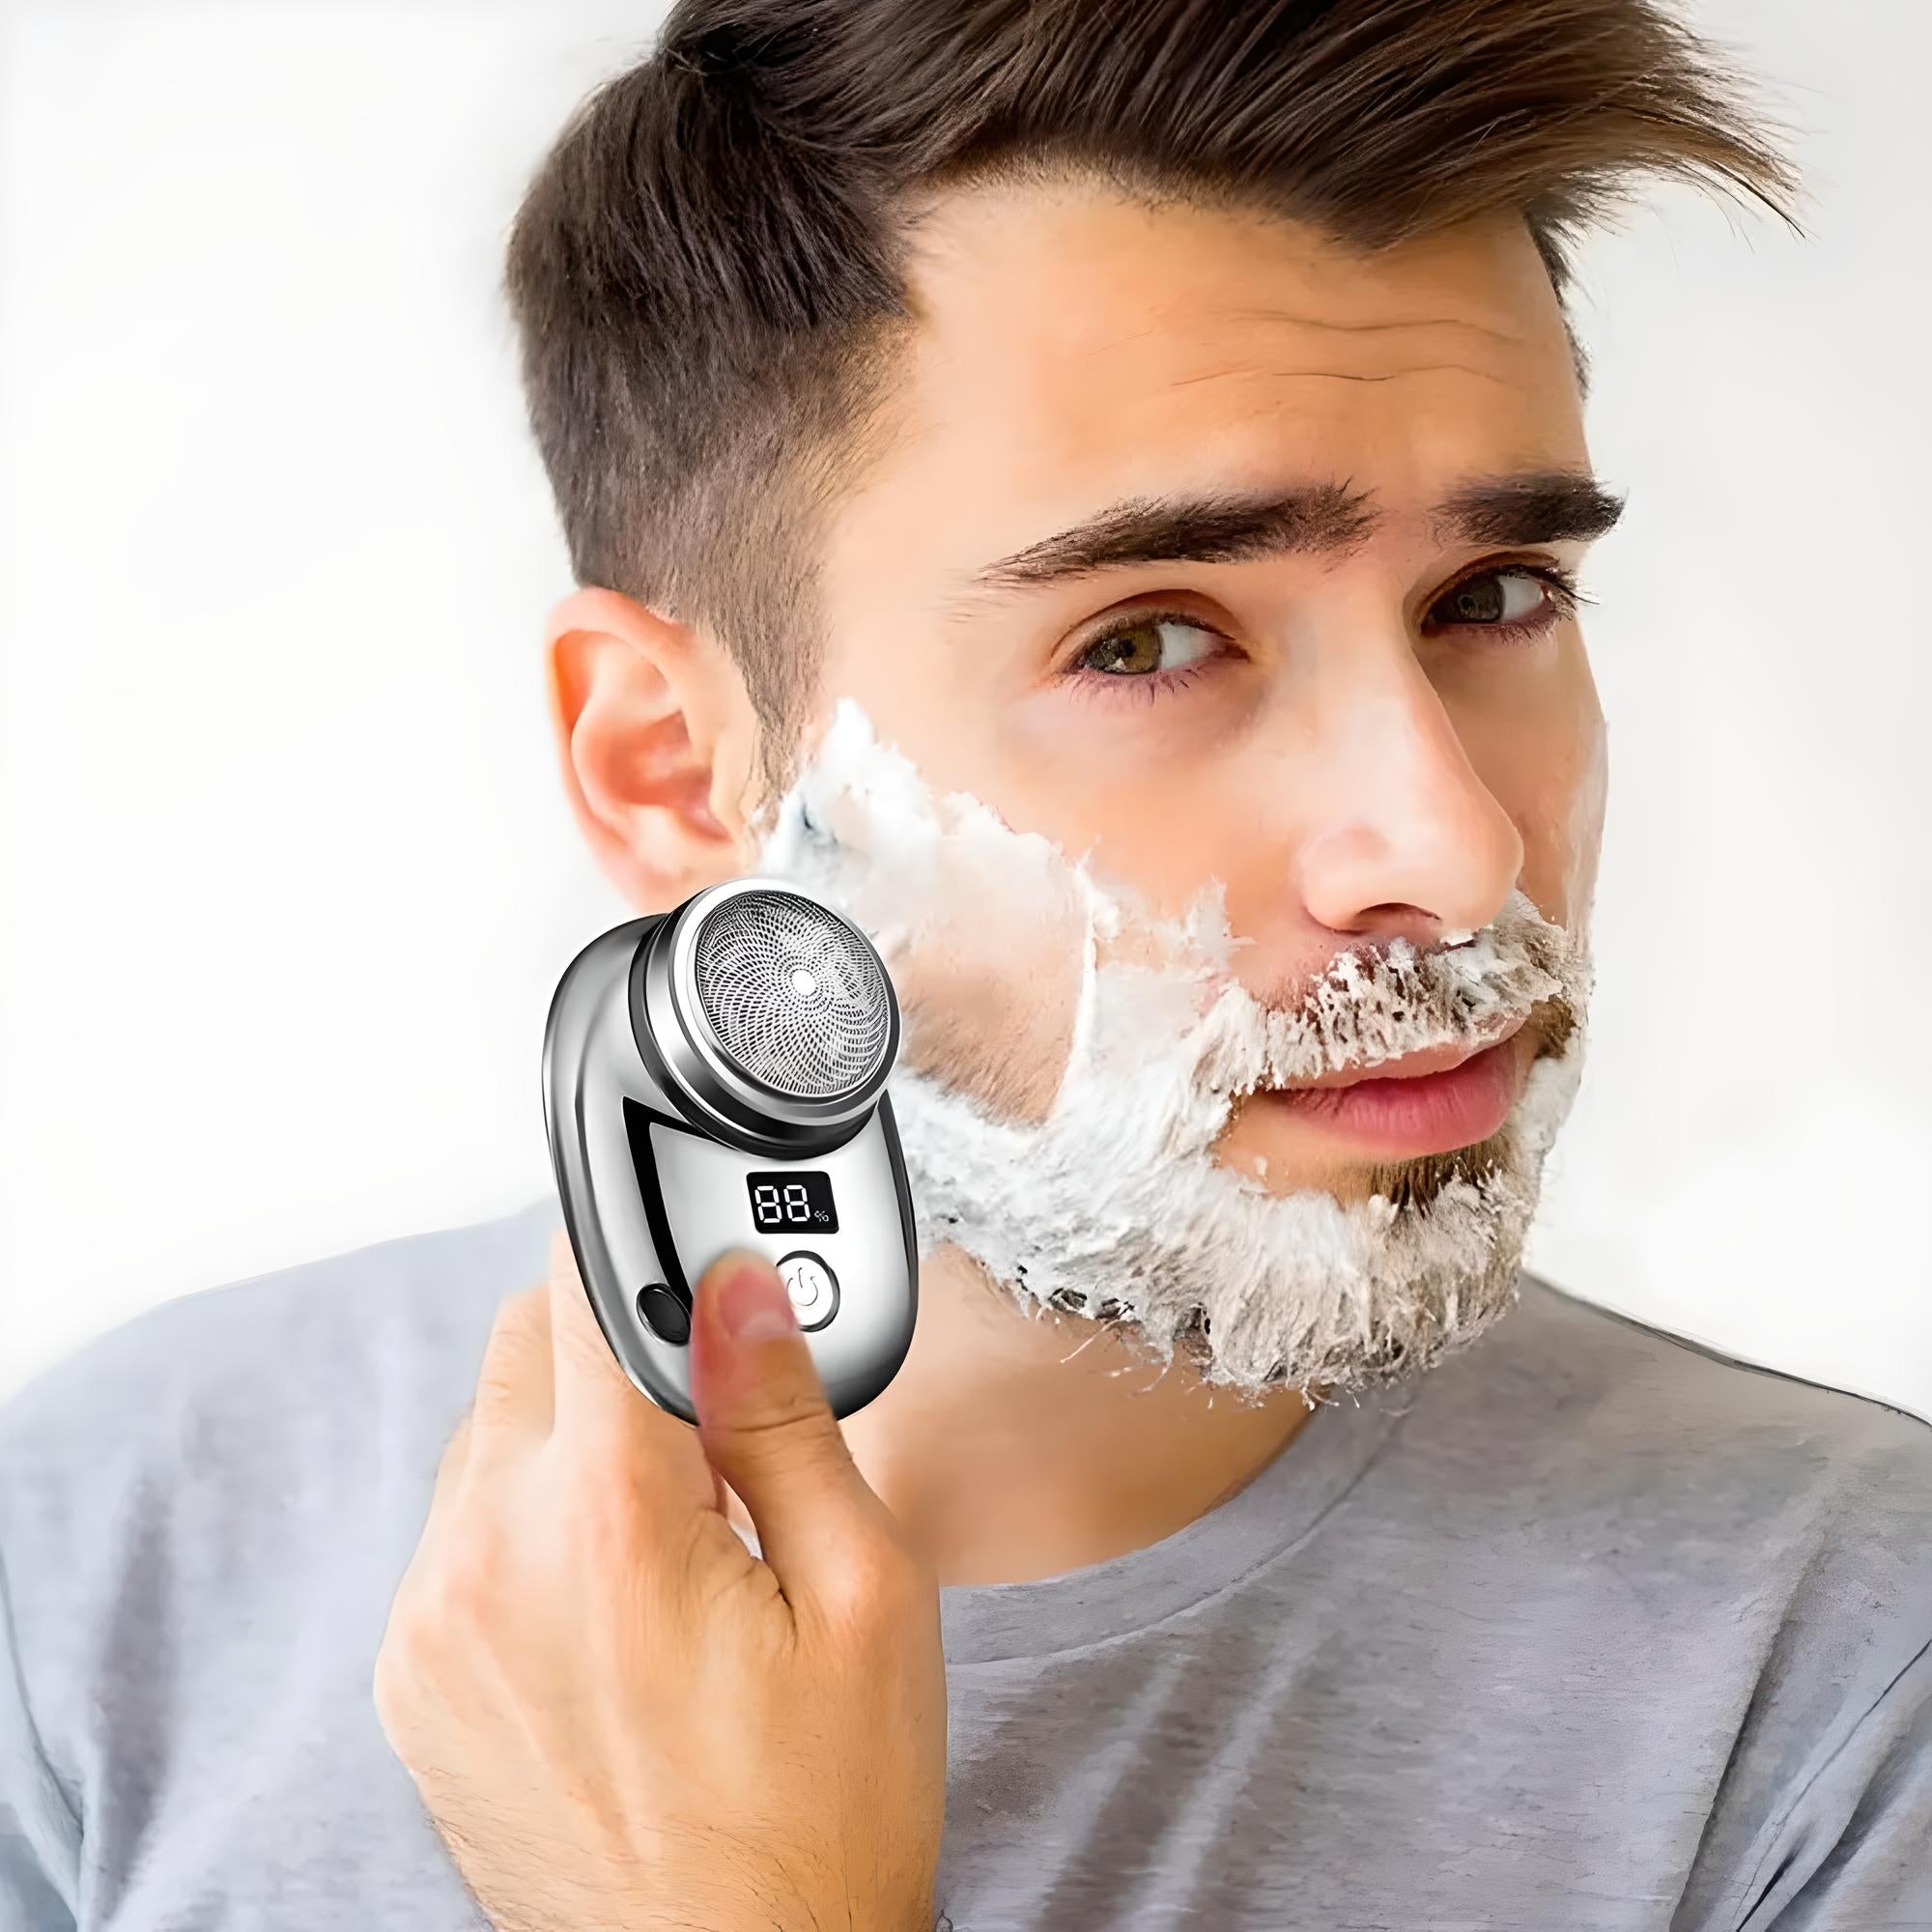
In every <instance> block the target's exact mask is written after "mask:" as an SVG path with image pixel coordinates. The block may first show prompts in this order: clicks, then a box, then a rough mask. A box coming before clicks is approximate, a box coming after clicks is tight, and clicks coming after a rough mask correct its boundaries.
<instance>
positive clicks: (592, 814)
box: [546, 588, 739, 912]
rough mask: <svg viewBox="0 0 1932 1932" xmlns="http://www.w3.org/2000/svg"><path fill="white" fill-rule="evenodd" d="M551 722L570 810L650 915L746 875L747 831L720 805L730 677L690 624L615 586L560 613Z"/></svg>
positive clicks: (552, 660)
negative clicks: (742, 866)
mask: <svg viewBox="0 0 1932 1932" xmlns="http://www.w3.org/2000/svg"><path fill="white" fill-rule="evenodd" d="M546 655H547V681H548V685H549V693H550V710H551V722H552V725H553V728H554V732H555V736H556V746H557V754H558V760H559V765H560V768H561V776H562V778H563V782H564V790H565V793H566V795H567V796H568V798H569V800H570V805H571V810H572V811H573V812H574V814H575V815H576V818H577V822H578V824H579V825H580V826H581V827H582V831H583V835H584V837H585V838H587V839H588V840H589V843H590V848H591V850H592V852H593V853H594V854H595V855H596V858H597V862H598V864H599V865H600V866H601V867H603V869H604V871H605V873H606V875H607V876H608V877H609V878H610V879H611V882H612V883H613V884H614V885H615V886H616V888H617V890H618V891H619V892H620V893H622V894H623V895H624V896H625V898H627V899H628V900H629V901H630V902H631V903H632V904H633V905H635V906H637V907H638V909H639V911H641V912H657V911H663V910H667V909H668V908H669V907H670V906H673V905H675V904H677V903H678V902H679V901H680V900H682V899H684V898H686V897H688V896H689V895H691V894H692V893H694V892H696V891H697V890H698V888H699V887H700V886H705V885H710V884H712V883H713V882H714V881H716V880H719V879H726V878H730V877H732V876H734V875H735V873H736V872H737V870H738V862H739V850H738V829H737V828H735V827H733V826H730V825H727V824H725V822H724V821H723V820H722V819H721V818H720V817H719V816H718V814H717V813H716V812H715V811H714V810H713V809H712V798H713V794H714V791H715V790H716V789H717V786H716V780H717V777H718V759H719V756H720V753H721V749H722V745H723V741H724V739H725V729H724V725H725V718H726V717H727V716H728V713H729V709H730V696H731V695H730V693H729V692H725V691H721V690H719V689H718V686H719V685H720V683H721V682H722V681H725V680H726V677H727V673H726V671H725V668H724V667H722V666H721V665H720V664H719V663H718V662H717V661H716V658H715V656H714V654H712V653H710V652H707V651H706V650H705V649H704V648H703V646H702V644H701V643H700V641H699V640H698V639H695V638H694V637H693V636H692V634H691V632H690V631H689V630H688V629H686V628H685V627H684V626H682V625H679V624H676V623H674V622H672V621H671V620H669V619H668V618H665V617H662V616H660V615H659V614H658V613H657V612H656V611H651V610H648V609H647V608H646V607H645V606H643V605H641V604H639V603H637V602H636V601H635V600H633V599H631V598H628V597H624V596H622V595H620V594H619V593H617V592H616V591H612V590H604V589H597V588H591V589H585V590H580V591H577V592H575V593H574V594H573V595H571V596H569V597H567V598H565V599H564V600H563V601H562V603H560V604H559V605H558V606H557V607H556V609H555V610H554V611H553V612H552V613H551V621H550V624H549V626H548V628H547V633H546Z"/></svg>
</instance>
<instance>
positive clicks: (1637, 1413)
mask: <svg viewBox="0 0 1932 1932" xmlns="http://www.w3.org/2000/svg"><path fill="white" fill-rule="evenodd" d="M1494 1339H1495V1341H1496V1343H1497V1349H1496V1352H1495V1359H1494V1361H1493V1362H1492V1364H1491V1365H1490V1371H1489V1373H1490V1375H1492V1376H1494V1377H1496V1378H1499V1379H1500V1381H1501V1382H1502V1383H1503V1384H1504V1385H1505V1386H1509V1387H1512V1388H1514V1389H1515V1390H1516V1391H1517V1392H1518V1394H1519V1395H1520V1397H1521V1398H1522V1399H1523V1400H1524V1404H1525V1407H1526V1410H1527V1412H1528V1414H1529V1415H1530V1416H1531V1418H1533V1419H1535V1420H1541V1421H1546V1422H1547V1421H1549V1420H1558V1421H1561V1422H1562V1423H1563V1424H1565V1425H1566V1427H1567V1428H1568V1429H1569V1430H1570V1431H1572V1432H1574V1433H1575V1435H1576V1439H1577V1447H1578V1450H1579V1452H1581V1451H1584V1450H1587V1449H1588V1448H1589V1447H1591V1446H1593V1445H1596V1444H1599V1443H1604V1442H1610V1443H1616V1444H1619V1445H1621V1446H1622V1450H1623V1453H1624V1454H1626V1455H1628V1456H1630V1457H1633V1458H1635V1459H1637V1460H1638V1461H1640V1462H1641V1463H1644V1464H1645V1465H1646V1466H1647V1467H1648V1468H1649V1469H1651V1470H1652V1471H1654V1472H1655V1473H1657V1474H1659V1475H1662V1474H1664V1473H1666V1472H1667V1473H1669V1474H1671V1475H1674V1476H1676V1477H1679V1478H1686V1479H1688V1478H1690V1477H1692V1476H1695V1477H1696V1478H1698V1480H1699V1482H1700V1483H1701V1484H1710V1483H1723V1482H1739V1483H1745V1484H1747V1485H1749V1486H1750V1487H1751V1488H1752V1489H1753V1491H1754V1492H1755V1493H1757V1494H1758V1496H1759V1497H1760V1499H1761V1500H1764V1501H1771V1500H1774V1499H1775V1498H1776V1496H1777V1495H1779V1494H1788V1495H1791V1496H1794V1497H1797V1496H1803V1495H1805V1494H1814V1495H1815V1494H1821V1493H1824V1492H1833V1493H1838V1492H1843V1491H1844V1489H1845V1487H1846V1486H1847V1485H1848V1484H1849V1485H1850V1486H1851V1487H1852V1488H1857V1487H1859V1486H1861V1485H1863V1484H1877V1485H1881V1486H1883V1485H1884V1484H1886V1483H1887V1481H1888V1480H1889V1479H1892V1478H1896V1479H1898V1480H1900V1481H1901V1482H1902V1483H1904V1484H1905V1486H1906V1487H1907V1488H1909V1489H1910V1490H1912V1491H1913V1492H1914V1494H1913V1495H1912V1496H1911V1497H1909V1498H1905V1500H1909V1501H1912V1502H1916V1503H1917V1504H1918V1505H1919V1506H1920V1507H1928V1508H1932V1423H1928V1422H1926V1421H1925V1420H1924V1419H1923V1418H1922V1417H1919V1416H1917V1415H1914V1414H1912V1413H1911V1412H1910V1411H1909V1410H1907V1409H1904V1408H1902V1407H1899V1406H1894V1405H1892V1404H1889V1403H1885V1402H1880V1401H1877V1400H1875V1399H1874V1398H1872V1397H1870V1396H1864V1395H1859V1394H1856V1393H1853V1392H1851V1391H1849V1390H1846V1389H1841V1388H1834V1387H1832V1386H1831V1385H1830V1384H1828V1383H1824V1382H1819V1381H1814V1380H1811V1379H1808V1378H1805V1377H1803V1376H1799V1375H1794V1374H1791V1373H1788V1372H1786V1371H1783V1370H1779V1369H1772V1368H1766V1367H1763V1366H1761V1365H1758V1364H1755V1363H1751V1362H1747V1361H1745V1360H1743V1359H1742V1358H1740V1357H1738V1356H1735V1355H1730V1354H1726V1353H1724V1352H1723V1351H1722V1350H1718V1349H1715V1348H1711V1347H1709V1346H1707V1345H1705V1344H1703V1343H1699V1342H1695V1341H1692V1340H1690V1338H1689V1337H1686V1336H1683V1335H1677V1334H1672V1333H1671V1332H1669V1331H1668V1330H1666V1329H1663V1328H1660V1327H1656V1326H1654V1325H1652V1324H1650V1323H1648V1322H1644V1321H1638V1320H1636V1319H1635V1318H1634V1317H1633V1316H1628V1315H1621V1314H1618V1313H1617V1312H1616V1311H1614V1310H1612V1309H1609V1308H1605V1307H1602V1306H1599V1305H1598V1304H1596V1303H1593V1302H1589V1301H1585V1300H1583V1299H1582V1298H1580V1297H1579V1296H1577V1295H1574V1294H1571V1293H1568V1292H1566V1291H1565V1290H1563V1289H1561V1288H1558V1287H1557V1286H1555V1285H1554V1284H1553V1283H1551V1282H1548V1281H1547V1280H1545V1279H1544V1278H1543V1277H1541V1276H1539V1275H1535V1274H1529V1273H1525V1274H1524V1275H1523V1277H1522V1295H1521V1302H1520V1307H1519V1308H1518V1309H1517V1310H1516V1311H1515V1312H1513V1313H1512V1314H1511V1315H1510V1316H1509V1318H1508V1319H1507V1320H1506V1321H1502V1322H1501V1323H1499V1324H1498V1325H1497V1328H1496V1330H1495V1337H1494Z"/></svg>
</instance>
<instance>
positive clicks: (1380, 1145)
mask: <svg viewBox="0 0 1932 1932" xmlns="http://www.w3.org/2000/svg"><path fill="white" fill-rule="evenodd" d="M1522 1025H1523V1022H1521V1021H1518V1023H1517V1024H1516V1026H1514V1027H1512V1028H1511V1029H1510V1031H1509V1032H1508V1033H1507V1034H1505V1035H1504V1036H1503V1037H1502V1038H1500V1039H1498V1040H1495V1041H1493V1042H1492V1044H1490V1045H1488V1046H1485V1047H1481V1048H1478V1049H1475V1050H1473V1051H1472V1050H1471V1048H1470V1047H1469V1045H1468V1043H1467V1042H1466V1041H1462V1042H1458V1043H1456V1044H1455V1045H1452V1046H1446V1047H1434V1048H1431V1049H1430V1050H1429V1051H1427V1052H1424V1053H1411V1054H1405V1055H1404V1056H1403V1057H1402V1058H1401V1059H1400V1060H1388V1061H1383V1062H1382V1063H1381V1064H1380V1065H1378V1066H1377V1067H1375V1068H1374V1069H1372V1070H1367V1071H1361V1072H1355V1071H1343V1072H1340V1073H1328V1074H1323V1075H1322V1076H1321V1078H1320V1079H1317V1080H1312V1081H1309V1082H1307V1083H1306V1084H1305V1085H1302V1086H1297V1087H1287V1088H1276V1089H1274V1090H1272V1091H1269V1092H1265V1093H1258V1094H1255V1095H1254V1096H1253V1097H1254V1098H1255V1099H1256V1100H1257V1101H1259V1102H1261V1103H1262V1104H1263V1105H1264V1106H1268V1107H1274V1108H1281V1109H1283V1110H1285V1111H1287V1112H1289V1113H1291V1114H1293V1115H1294V1116H1295V1117H1296V1118H1298V1119H1301V1120H1305V1121H1307V1122H1310V1123H1311V1124H1313V1125H1319V1126H1320V1127H1321V1128H1322V1129H1323V1130H1324V1131H1326V1132H1330V1133H1333V1134H1335V1135H1337V1136H1339V1137H1341V1138H1343V1139H1346V1140H1348V1141H1350V1142H1351V1143H1353V1144H1354V1145H1356V1146H1358V1147H1360V1148H1362V1149H1363V1150H1365V1151H1374V1152H1378V1153H1382V1154H1422V1153H1447V1152H1449V1151H1451V1150H1452V1149H1455V1148H1462V1147H1469V1146H1472V1145H1473V1144H1474V1143H1475V1142H1477V1141H1481V1140H1487V1139H1488V1138H1489V1137H1490V1135H1492V1133H1494V1132H1495V1131H1496V1130H1497V1128H1499V1127H1500V1126H1501V1125H1502V1123H1503V1122H1504V1121H1505V1120H1507V1119H1508V1118H1509V1112H1510V1109H1511V1108H1512V1107H1513V1106H1515V1105H1516V1102H1517V1098H1518V1095H1519V1094H1520V1091H1521V1086H1522V1064H1521V1057H1520V1054H1519V1053H1518V1051H1517V1049H1516V1048H1515V1047H1513V1046H1512V1045H1511V1044H1510V1041H1511V1040H1512V1039H1514V1038H1515V1037H1516V1035H1517V1034H1518V1033H1520V1031H1521V1030H1522Z"/></svg>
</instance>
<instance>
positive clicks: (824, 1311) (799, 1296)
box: [779, 1248, 838, 1329]
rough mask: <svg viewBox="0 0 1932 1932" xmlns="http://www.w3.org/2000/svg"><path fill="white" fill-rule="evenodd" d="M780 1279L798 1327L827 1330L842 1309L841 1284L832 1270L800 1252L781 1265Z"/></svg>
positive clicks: (809, 1254) (805, 1250) (786, 1259)
mask: <svg viewBox="0 0 1932 1932" xmlns="http://www.w3.org/2000/svg"><path fill="white" fill-rule="evenodd" d="M779 1279H780V1280H781V1282H783V1283H784V1285H785V1293H787V1294H788V1295H790V1296H791V1305H792V1311H793V1313H794V1314H796V1315H797V1317H798V1325H799V1326H800V1327H801V1328H805V1329H813V1328H823V1327H824V1326H825V1324H826V1323H827V1322H828V1321H831V1320H832V1318H833V1316H834V1314H836V1313H837V1311H838V1280H837V1278H836V1277H835V1276H834V1274H833V1272H832V1270H831V1269H830V1268H829V1267H827V1266H826V1265H825V1264H824V1263H823V1262H822V1261H820V1260H819V1258H818V1257H817V1256H816V1255H814V1254H812V1253H811V1252H810V1250H809V1249H805V1248H798V1249H794V1250H793V1252H792V1253H790V1254H788V1255H786V1256H784V1257H783V1258H782V1259H781V1261H780V1263H779Z"/></svg>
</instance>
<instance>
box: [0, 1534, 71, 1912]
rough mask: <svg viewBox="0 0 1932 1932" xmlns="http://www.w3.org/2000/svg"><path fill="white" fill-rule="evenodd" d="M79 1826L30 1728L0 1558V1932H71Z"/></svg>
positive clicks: (0, 1556) (10, 1600)
mask: <svg viewBox="0 0 1932 1932" xmlns="http://www.w3.org/2000/svg"><path fill="white" fill-rule="evenodd" d="M79 1868H80V1821H79V1819H78V1818H76V1817H75V1816H74V1812H73V1807H72V1805H71V1804H70V1803H69V1802H68V1798H67V1794H66V1793H65V1792H64V1791H63V1790H62V1789H61V1787H60V1784H59V1781H58V1780H57V1779H56V1778H55V1776H54V1775H53V1772H52V1770H51V1769H50V1767H49V1766H48V1764H47V1761H46V1756H45V1753H44V1752H43V1750H42V1748H41V1738H40V1733H39V1731H37V1730H36V1729H35V1727H34V1719H33V1713H32V1711H31V1710H30V1709H29V1707H28V1703H27V1687H26V1681H25V1675H24V1672H23V1670H22V1668H21V1664H20V1654H19V1646H18V1644H17V1643H16V1642H15V1639H14V1617H13V1597H12V1594H11V1592H10V1590H9V1588H8V1581H7V1568H6V1563H5V1559H4V1552H0V1926H5V1927H6V1928H7V1932H14V1928H15V1927H18V1928H19V1932H71V1928H72V1926H73V1924H74V1916H73V1914H74V1906H73V1900H74V1892H75V1882H76V1878H77V1875H78V1872H79Z"/></svg>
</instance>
